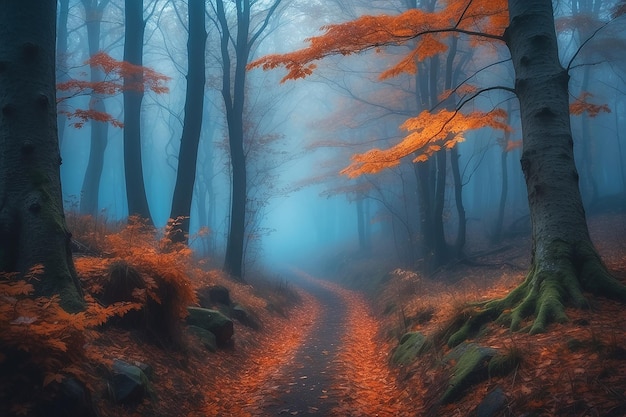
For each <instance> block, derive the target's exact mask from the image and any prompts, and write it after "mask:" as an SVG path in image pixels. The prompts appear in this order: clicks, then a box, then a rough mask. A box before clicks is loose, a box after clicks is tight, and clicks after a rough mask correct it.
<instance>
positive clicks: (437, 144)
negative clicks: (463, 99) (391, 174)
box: [248, 0, 509, 178]
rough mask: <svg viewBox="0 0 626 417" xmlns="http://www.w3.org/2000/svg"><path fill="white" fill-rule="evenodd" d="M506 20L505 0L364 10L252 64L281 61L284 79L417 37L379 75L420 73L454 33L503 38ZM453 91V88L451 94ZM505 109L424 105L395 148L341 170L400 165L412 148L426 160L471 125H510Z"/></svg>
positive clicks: (377, 151)
mask: <svg viewBox="0 0 626 417" xmlns="http://www.w3.org/2000/svg"><path fill="white" fill-rule="evenodd" d="M507 25H508V8H507V2H506V1H504V0H472V1H452V0H448V1H446V2H445V6H444V7H443V8H441V9H438V10H437V11H434V12H427V11H424V10H421V9H409V10H407V11H405V12H403V13H401V14H399V15H394V16H389V15H377V16H369V15H368V16H361V17H359V18H357V19H355V20H353V21H350V22H346V23H342V24H336V25H329V26H325V27H323V29H324V30H325V33H324V34H322V35H320V36H315V37H312V38H309V39H308V42H309V44H310V45H309V46H308V47H306V48H303V49H300V50H298V51H295V52H290V53H286V54H280V55H279V54H273V55H268V56H265V57H262V58H260V59H258V60H256V61H254V62H252V63H250V64H249V66H248V68H249V69H251V68H257V67H262V68H263V69H264V70H268V69H273V68H277V67H281V66H282V67H284V68H285V69H286V70H287V75H286V76H285V77H284V78H283V79H282V82H285V81H286V80H289V79H298V78H304V77H306V76H308V75H310V74H311V73H312V71H313V69H314V68H315V64H314V63H313V62H314V61H317V60H320V59H322V58H324V57H327V56H330V55H349V54H354V53H359V52H363V51H366V50H370V49H375V50H379V48H381V47H384V46H395V45H405V44H409V42H412V43H410V46H411V47H412V49H411V51H410V52H409V53H408V54H406V55H405V56H404V57H403V58H402V59H401V60H400V61H399V62H397V63H395V64H394V65H393V66H391V67H390V68H389V69H387V70H386V71H384V72H382V74H380V77H379V78H381V79H386V78H389V77H394V76H397V75H399V74H402V73H409V74H414V73H416V72H417V62H420V61H424V60H425V59H427V58H430V57H433V56H436V55H438V54H441V53H442V52H445V51H446V50H447V48H448V46H447V43H446V42H445V41H446V38H447V37H449V36H459V34H466V35H471V36H472V37H474V38H480V39H486V40H489V41H490V42H493V41H498V42H502V41H503V34H504V30H505V28H506V27H507ZM470 90H471V87H467V88H464V89H463V90H462V91H463V92H465V93H467V92H469V91H470ZM459 91H461V90H460V89H459V90H458V91H457V92H459ZM463 92H461V94H463ZM450 94H452V92H448V93H446V96H449V95H450ZM503 114H504V112H503V111H501V110H494V111H491V112H487V113H484V112H472V113H470V114H467V115H464V114H461V113H459V112H452V111H448V110H443V111H439V112H438V113H431V112H429V111H424V112H422V113H421V114H420V115H418V116H417V117H414V118H411V119H409V120H407V121H406V122H405V123H404V124H403V125H402V128H403V129H404V130H406V131H409V132H410V133H409V135H408V136H407V137H405V138H404V139H403V140H402V141H401V142H400V143H398V144H397V145H395V146H393V147H391V148H390V149H386V150H380V149H372V150H370V151H368V152H365V153H362V154H357V155H354V156H353V157H352V163H351V164H350V165H349V166H348V167H347V168H345V169H344V170H342V171H341V173H342V174H345V175H348V176H349V177H352V178H353V177H356V176H359V175H361V174H367V173H376V172H379V171H381V170H383V169H384V168H388V167H393V166H396V165H398V164H399V162H400V159H401V158H403V157H405V156H408V155H410V154H416V156H415V158H414V162H420V161H425V160H426V159H428V158H429V157H430V156H431V155H432V154H434V153H435V152H437V151H439V150H442V149H449V148H452V147H453V146H454V145H455V144H456V143H458V142H461V141H462V140H463V139H464V138H463V133H464V132H465V131H467V130H471V129H479V128H481V127H493V128H496V129H502V130H507V129H509V128H508V126H507V125H506V122H505V121H504V120H503Z"/></svg>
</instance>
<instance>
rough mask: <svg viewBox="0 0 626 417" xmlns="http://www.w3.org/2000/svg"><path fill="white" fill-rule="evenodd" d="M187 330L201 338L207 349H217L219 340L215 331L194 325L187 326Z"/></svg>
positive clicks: (212, 350)
mask: <svg viewBox="0 0 626 417" xmlns="http://www.w3.org/2000/svg"><path fill="white" fill-rule="evenodd" d="M187 331H189V333H191V334H193V335H195V336H196V337H197V338H198V339H200V342H202V345H203V346H204V347H205V348H206V349H207V350H209V351H211V352H215V351H217V340H216V339H215V335H214V334H213V333H211V332H210V331H208V330H206V329H203V328H202V327H198V326H193V325H192V326H187Z"/></svg>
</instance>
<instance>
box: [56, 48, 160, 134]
mask: <svg viewBox="0 0 626 417" xmlns="http://www.w3.org/2000/svg"><path fill="white" fill-rule="evenodd" d="M85 64H87V65H89V66H90V67H91V68H92V69H93V68H95V69H99V70H101V71H102V72H103V73H104V77H103V80H102V81H98V82H92V81H85V80H76V79H72V80H68V81H65V82H62V83H59V84H57V90H58V91H59V92H63V93H65V94H66V95H65V96H63V95H59V97H58V100H57V101H58V102H63V101H66V100H68V99H70V98H72V97H76V96H79V95H100V96H113V95H116V94H120V93H122V92H124V91H137V92H141V93H143V92H145V91H146V90H148V91H153V92H154V93H156V94H164V93H167V92H168V91H169V89H168V87H167V86H166V85H165V83H166V82H167V81H169V80H170V78H169V77H168V76H166V75H164V74H161V73H159V72H157V71H155V70H153V69H151V68H148V67H144V66H140V65H133V64H130V63H128V62H125V61H118V60H116V59H114V58H112V57H111V56H110V55H108V54H107V53H105V52H98V53H97V54H95V55H94V56H92V57H91V58H89V59H88V60H87V61H86V62H85ZM60 113H62V114H65V115H66V116H67V117H68V119H77V121H76V122H74V123H72V125H73V126H74V127H75V128H77V129H80V128H81V127H83V126H84V124H85V123H86V122H87V121H90V120H93V121H96V122H103V123H111V124H112V125H113V126H115V127H120V128H121V127H123V124H122V123H121V122H120V121H119V120H117V119H116V118H114V117H113V116H112V115H110V114H108V113H104V112H99V111H96V110H95V109H93V102H91V103H90V105H89V109H88V110H83V109H77V110H75V111H65V110H60Z"/></svg>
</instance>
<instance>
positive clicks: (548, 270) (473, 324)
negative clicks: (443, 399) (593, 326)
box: [448, 241, 626, 346]
mask: <svg viewBox="0 0 626 417" xmlns="http://www.w3.org/2000/svg"><path fill="white" fill-rule="evenodd" d="M583 292H587V293H590V294H591V295H595V296H604V297H607V298H612V299H615V300H618V301H622V302H626V286H625V285H624V284H622V283H621V282H619V281H618V280H616V279H615V278H614V277H612V276H611V274H610V273H609V272H608V270H607V269H606V267H605V266H604V264H603V263H602V261H601V259H600V257H599V256H598V255H597V252H596V251H595V249H594V248H593V246H592V245H591V243H588V242H584V243H581V244H578V245H572V244H568V243H566V242H563V241H555V242H554V243H553V245H552V246H551V247H550V254H549V256H548V257H546V258H545V259H544V260H543V262H542V263H538V262H537V261H535V264H534V265H533V267H532V268H531V270H530V272H529V273H528V275H527V276H526V279H525V280H524V282H522V283H521V284H520V285H519V286H518V287H517V288H515V289H513V290H512V291H511V292H510V293H509V294H508V295H507V296H506V297H504V298H502V299H499V300H493V301H489V302H486V303H481V304H476V305H474V306H473V313H472V314H467V315H466V317H465V318H464V319H463V320H462V323H460V324H458V323H457V324H456V325H455V326H454V327H455V329H454V331H453V332H452V334H451V336H450V337H449V338H448V345H449V346H456V345H458V344H459V343H461V342H463V341H464V340H465V339H467V338H468V337H471V336H473V335H474V334H476V333H477V332H478V330H479V329H480V327H481V326H482V325H483V324H485V323H487V322H488V321H492V320H494V319H495V320H496V321H497V322H498V323H502V324H505V325H508V326H509V327H510V329H511V331H528V332H529V333H530V334H536V333H541V332H545V331H546V329H547V326H548V325H549V324H550V323H563V322H566V321H568V318H567V314H566V313H565V306H566V305H570V306H574V307H576V308H587V307H588V305H589V303H588V301H587V299H586V297H585V296H584V294H583ZM531 317H534V319H533V320H532V323H531V324H528V325H526V326H523V324H524V323H525V322H526V321H527V320H528V319H529V318H531ZM457 322H458V321H457Z"/></svg>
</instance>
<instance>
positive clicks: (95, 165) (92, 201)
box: [80, 0, 110, 216]
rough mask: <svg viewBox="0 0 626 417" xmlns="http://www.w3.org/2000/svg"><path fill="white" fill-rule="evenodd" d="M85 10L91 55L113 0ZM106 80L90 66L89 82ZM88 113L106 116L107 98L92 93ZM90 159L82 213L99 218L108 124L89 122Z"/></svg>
mask: <svg viewBox="0 0 626 417" xmlns="http://www.w3.org/2000/svg"><path fill="white" fill-rule="evenodd" d="M81 3H82V5H83V8H84V11H85V26H86V28H87V45H88V50H89V51H88V52H89V56H90V57H91V56H94V55H96V54H97V53H98V52H99V51H100V28H101V25H102V17H103V14H104V10H105V9H106V7H107V5H108V4H109V3H110V0H81ZM103 80H104V73H103V72H102V69H101V68H99V67H97V66H91V67H90V81H91V82H92V83H99V82H101V81H103ZM89 110H92V111H95V112H98V113H106V106H105V104H104V97H103V95H102V94H100V93H99V92H98V91H97V90H92V92H91V95H90V100H89ZM90 127H91V132H90V135H91V137H90V142H89V143H90V146H89V159H88V161H87V168H86V170H85V178H84V179H83V185H82V187H81V190H80V212H81V213H82V214H89V215H92V216H97V215H98V194H99V193H100V178H101V177H102V169H103V167H104V151H105V149H106V146H107V141H108V136H109V124H108V123H106V122H101V121H97V120H92V121H91V123H90Z"/></svg>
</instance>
